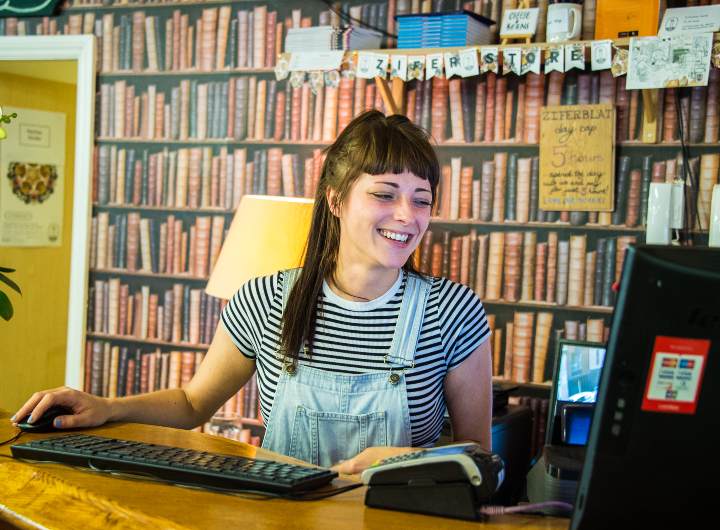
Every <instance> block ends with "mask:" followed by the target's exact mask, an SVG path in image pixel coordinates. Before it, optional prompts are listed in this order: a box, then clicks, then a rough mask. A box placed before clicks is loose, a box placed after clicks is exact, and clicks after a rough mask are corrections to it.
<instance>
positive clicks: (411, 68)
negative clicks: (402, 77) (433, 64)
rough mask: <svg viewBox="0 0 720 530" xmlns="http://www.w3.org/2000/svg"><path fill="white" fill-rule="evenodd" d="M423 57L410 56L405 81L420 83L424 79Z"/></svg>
mask: <svg viewBox="0 0 720 530" xmlns="http://www.w3.org/2000/svg"><path fill="white" fill-rule="evenodd" d="M424 74H425V56H424V55H411V56H409V57H408V65H407V80H408V81H412V80H413V79H417V80H418V81H422V80H423V79H425V75H424Z"/></svg>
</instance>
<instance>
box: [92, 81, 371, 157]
mask: <svg viewBox="0 0 720 530" xmlns="http://www.w3.org/2000/svg"><path fill="white" fill-rule="evenodd" d="M354 84H357V86H358V87H360V88H362V90H361V91H360V90H355V92H356V94H355V95H356V96H358V95H362V102H358V104H357V105H355V108H356V109H357V113H353V102H352V95H351V93H352V87H353V85H354ZM282 86H285V87H286V88H285V89H283V90H279V87H282ZM349 91H350V92H349ZM98 107H99V109H100V112H99V114H98V117H99V123H98V132H99V133H100V137H101V138H142V139H147V140H153V139H155V140H160V139H166V140H206V139H222V140H245V139H249V140H273V141H280V140H293V141H309V140H312V141H317V142H320V141H322V142H326V143H331V142H332V141H334V139H335V137H336V135H337V134H338V133H339V131H340V130H342V129H343V128H344V127H345V126H346V125H347V124H348V123H349V122H350V120H352V118H353V116H355V115H356V114H359V113H360V112H362V111H364V110H369V109H371V108H380V109H382V107H383V104H382V99H381V97H380V93H379V92H378V91H377V90H376V87H375V84H374V82H373V83H366V82H365V80H358V81H357V83H355V80H353V79H351V78H342V79H341V80H340V84H339V87H331V86H326V87H324V88H321V89H319V90H318V92H317V94H313V93H312V90H311V87H310V84H309V83H307V82H306V83H304V84H303V85H302V86H301V87H297V88H293V87H288V86H287V84H286V83H284V82H281V83H278V82H277V81H275V80H267V79H259V78H258V77H257V76H241V77H232V78H230V79H229V80H228V81H212V82H199V81H197V80H194V79H181V80H179V81H178V82H177V84H175V85H172V84H168V85H167V86H165V88H164V89H159V88H158V87H157V86H156V85H154V84H151V85H149V86H148V87H147V88H142V87H141V86H139V85H138V86H136V85H135V84H133V83H130V82H128V81H127V80H125V79H121V80H118V81H115V82H114V83H102V84H101V85H100V97H99V105H98Z"/></svg>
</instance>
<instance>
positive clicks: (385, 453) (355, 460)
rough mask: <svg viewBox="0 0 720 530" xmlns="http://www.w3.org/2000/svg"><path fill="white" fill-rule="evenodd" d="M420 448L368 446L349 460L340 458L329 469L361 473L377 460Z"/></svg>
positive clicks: (419, 449) (350, 473) (349, 473)
mask: <svg viewBox="0 0 720 530" xmlns="http://www.w3.org/2000/svg"><path fill="white" fill-rule="evenodd" d="M421 450H422V448H420V447H385V446H380V447H368V448H367V449H365V450H364V451H363V452H361V453H358V454H357V455H355V456H354V457H352V458H350V459H349V460H341V461H340V462H338V463H337V464H335V465H334V466H333V467H332V468H331V469H332V470H333V471H337V472H338V473H344V474H346V475H354V474H356V473H362V472H363V471H364V470H365V469H366V468H368V467H370V466H371V465H373V464H374V463H375V462H377V461H378V460H384V459H386V458H390V457H392V456H397V455H402V454H405V453H413V452H415V451H421Z"/></svg>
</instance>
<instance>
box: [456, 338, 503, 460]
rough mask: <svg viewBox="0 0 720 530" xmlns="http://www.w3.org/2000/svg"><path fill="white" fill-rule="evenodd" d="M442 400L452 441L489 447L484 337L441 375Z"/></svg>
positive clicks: (489, 383)
mask: <svg viewBox="0 0 720 530" xmlns="http://www.w3.org/2000/svg"><path fill="white" fill-rule="evenodd" d="M445 400H446V401H447V406H448V411H449V412H450V421H451V422H452V428H453V439H454V440H455V441H462V440H472V441H475V442H477V443H479V444H480V445H481V446H482V447H483V448H484V449H486V450H488V451H491V450H492V436H491V424H492V352H491V350H490V340H489V339H488V340H486V341H485V342H483V343H482V344H481V345H480V346H478V347H477V349H476V350H475V351H474V352H472V353H471V354H470V356H469V357H468V358H467V359H465V360H464V361H463V362H462V364H461V365H460V366H458V367H457V368H456V369H455V370H453V371H452V372H450V373H449V374H448V375H447V376H446V377H445Z"/></svg>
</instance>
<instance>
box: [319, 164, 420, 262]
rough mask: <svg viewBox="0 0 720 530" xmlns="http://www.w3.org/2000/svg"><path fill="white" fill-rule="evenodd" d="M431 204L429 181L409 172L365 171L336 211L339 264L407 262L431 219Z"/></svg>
mask: <svg viewBox="0 0 720 530" xmlns="http://www.w3.org/2000/svg"><path fill="white" fill-rule="evenodd" d="M330 195H331V196H332V191H331V192H330ZM431 206H432V192H431V187H430V182H428V181H427V180H425V179H422V178H420V177H418V176H416V175H414V174H413V173H410V172H405V173H400V174H394V173H385V174H382V175H368V174H367V173H363V174H362V175H361V176H360V177H358V179H357V180H356V181H355V182H354V183H353V185H352V187H351V188H350V191H349V193H348V195H347V197H346V199H345V201H344V202H343V204H342V206H341V208H340V211H339V212H337V214H338V217H339V218H340V251H339V258H340V260H342V263H343V265H344V266H345V267H347V266H352V265H356V264H358V265H359V264H364V265H366V266H367V267H369V268H378V267H380V268H387V269H398V268H400V267H402V266H403V265H405V263H406V262H407V260H408V258H409V257H410V255H411V254H412V252H413V251H414V250H415V249H416V248H417V246H418V244H419V243H420V240H421V238H422V236H423V234H424V233H425V230H426V229H427V227H428V224H429V223H430V209H431Z"/></svg>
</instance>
